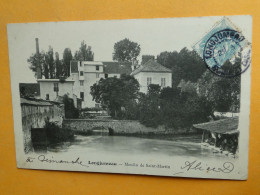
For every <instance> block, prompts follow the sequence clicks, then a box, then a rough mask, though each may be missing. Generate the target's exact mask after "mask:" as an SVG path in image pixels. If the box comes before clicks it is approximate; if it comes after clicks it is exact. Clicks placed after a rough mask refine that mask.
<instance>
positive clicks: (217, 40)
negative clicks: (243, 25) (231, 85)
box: [193, 18, 251, 77]
mask: <svg viewBox="0 0 260 195" xmlns="http://www.w3.org/2000/svg"><path fill="white" fill-rule="evenodd" d="M193 49H194V50H195V51H197V53H198V54H199V55H200V56H201V57H202V58H203V60H204V62H205V64H206V66H207V68H208V69H209V70H210V71H211V72H213V73H214V74H216V75H218V76H222V77H234V76H239V75H240V74H241V73H243V72H245V71H246V70H247V69H248V67H249V66H250V63H251V47H250V43H249V42H248V41H247V40H246V38H245V37H244V36H243V34H242V33H241V32H240V31H239V30H238V29H237V28H236V27H234V25H233V24H232V23H231V22H230V21H229V20H228V19H227V18H224V19H222V20H221V21H220V22H219V23H218V24H217V25H216V26H215V27H214V28H213V29H212V30H211V31H210V32H209V33H207V34H206V36H204V37H203V38H202V40H200V41H199V42H198V43H196V44H195V45H194V46H193Z"/></svg>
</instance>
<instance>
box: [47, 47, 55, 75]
mask: <svg viewBox="0 0 260 195" xmlns="http://www.w3.org/2000/svg"><path fill="white" fill-rule="evenodd" d="M46 70H48V71H46ZM47 75H48V76H47ZM45 76H47V77H45V78H51V79H53V78H54V77H55V63H54V58H53V48H52V47H51V46H49V50H48V52H47V53H45Z"/></svg>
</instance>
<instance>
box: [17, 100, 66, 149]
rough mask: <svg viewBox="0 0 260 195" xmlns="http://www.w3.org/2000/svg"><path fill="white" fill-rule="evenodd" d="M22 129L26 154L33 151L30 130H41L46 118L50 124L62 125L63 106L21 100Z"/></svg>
mask: <svg viewBox="0 0 260 195" xmlns="http://www.w3.org/2000/svg"><path fill="white" fill-rule="evenodd" d="M21 110H22V128H23V135H24V151H25V152H26V153H28V152H29V151H31V150H32V149H33V147H32V140H31V129H32V128H43V127H44V125H45V120H46V119H47V117H48V118H49V121H50V122H55V123H57V124H58V125H60V126H61V125H62V120H63V118H64V106H63V104H58V103H52V102H46V101H42V100H37V101H36V100H35V101H34V100H27V99H24V98H21Z"/></svg>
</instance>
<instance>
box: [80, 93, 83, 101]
mask: <svg viewBox="0 0 260 195" xmlns="http://www.w3.org/2000/svg"><path fill="white" fill-rule="evenodd" d="M80 99H82V101H84V92H80Z"/></svg>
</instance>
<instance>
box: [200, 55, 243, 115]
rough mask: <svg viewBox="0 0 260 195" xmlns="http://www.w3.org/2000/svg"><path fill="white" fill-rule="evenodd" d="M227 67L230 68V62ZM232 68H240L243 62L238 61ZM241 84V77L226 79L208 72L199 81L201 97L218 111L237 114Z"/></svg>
mask: <svg viewBox="0 0 260 195" xmlns="http://www.w3.org/2000/svg"><path fill="white" fill-rule="evenodd" d="M227 63H228V65H227ZM225 66H226V67H230V66H231V64H230V62H226V64H225ZM232 66H234V67H240V66H241V61H240V60H239V59H236V60H235V62H234V64H233V65H232ZM240 83H241V77H240V76H237V77H233V78H231V79H230V78H224V77H219V76H217V75H215V74H213V73H212V72H210V71H209V70H207V71H206V72H205V73H204V74H203V75H202V77H201V79H200V80H199V81H198V89H199V95H200V96H203V97H205V98H206V99H207V100H208V101H210V102H211V103H212V105H213V106H214V109H215V110H216V111H219V112H230V111H233V112H236V111H239V107H240Z"/></svg>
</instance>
